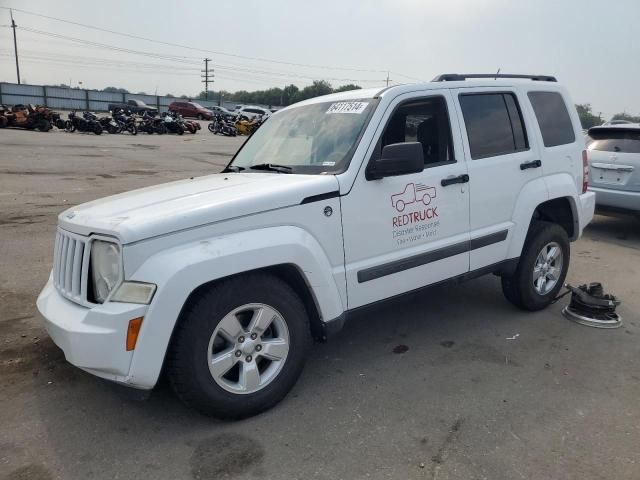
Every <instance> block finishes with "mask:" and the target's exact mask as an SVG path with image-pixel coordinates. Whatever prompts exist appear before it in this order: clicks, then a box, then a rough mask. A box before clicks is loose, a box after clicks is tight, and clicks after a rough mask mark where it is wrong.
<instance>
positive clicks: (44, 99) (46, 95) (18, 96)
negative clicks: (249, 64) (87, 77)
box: [0, 82, 237, 112]
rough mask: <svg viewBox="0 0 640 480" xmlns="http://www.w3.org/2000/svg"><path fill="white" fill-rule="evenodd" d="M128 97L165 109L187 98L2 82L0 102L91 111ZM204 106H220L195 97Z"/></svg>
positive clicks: (231, 106) (230, 104)
mask: <svg viewBox="0 0 640 480" xmlns="http://www.w3.org/2000/svg"><path fill="white" fill-rule="evenodd" d="M127 100H142V101H143V102H144V103H146V104H147V105H149V106H150V107H155V108H158V109H159V111H160V112H166V111H167V110H168V107H169V104H170V103H171V102H176V101H188V100H183V99H180V98H174V97H164V96H159V95H158V96H156V95H138V94H135V93H125V94H122V93H112V92H101V91H98V90H83V89H78V88H62V87H46V86H42V85H18V84H15V83H3V82H0V103H2V104H5V105H17V104H23V105H26V104H29V103H33V104H38V105H46V106H47V107H50V108H57V109H60V110H91V111H95V112H106V111H107V109H108V105H109V104H110V103H121V102H126V101H127ZM195 101H196V102H198V103H199V104H200V105H202V106H203V107H205V108H207V107H212V106H214V105H218V101H217V99H214V100H209V101H205V100H195ZM236 105H237V103H236V102H228V101H223V102H222V106H223V107H225V108H227V109H229V110H233V109H234V107H235V106H236Z"/></svg>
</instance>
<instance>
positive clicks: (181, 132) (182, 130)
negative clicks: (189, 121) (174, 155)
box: [176, 125, 184, 135]
mask: <svg viewBox="0 0 640 480" xmlns="http://www.w3.org/2000/svg"><path fill="white" fill-rule="evenodd" d="M176 133H177V134H178V135H183V134H184V128H182V127H181V126H180V125H178V129H177V131H176Z"/></svg>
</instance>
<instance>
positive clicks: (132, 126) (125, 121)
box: [113, 109, 138, 135]
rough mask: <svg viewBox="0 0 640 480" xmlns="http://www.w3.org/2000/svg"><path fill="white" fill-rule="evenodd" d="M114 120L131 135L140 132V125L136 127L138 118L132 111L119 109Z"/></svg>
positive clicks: (121, 129) (114, 115)
mask: <svg viewBox="0 0 640 480" xmlns="http://www.w3.org/2000/svg"><path fill="white" fill-rule="evenodd" d="M113 120H114V121H115V122H116V123H117V124H118V125H119V127H120V131H122V132H129V133H130V134H131V135H137V134H138V127H136V119H135V117H134V116H133V115H131V112H125V111H124V110H122V109H121V110H118V111H117V112H115V113H114V114H113Z"/></svg>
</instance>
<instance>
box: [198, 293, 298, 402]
mask: <svg viewBox="0 0 640 480" xmlns="http://www.w3.org/2000/svg"><path fill="white" fill-rule="evenodd" d="M289 345H290V344H289V329H288V327H287V324H286V322H285V320H284V317H283V316H282V315H281V314H280V313H279V312H278V311H277V310H276V309H274V308H273V307H270V306H269V305H265V304H263V303H250V304H247V305H242V306H240V307H238V308H236V309H234V310H233V311H231V312H229V313H228V314H227V315H225V317H224V318H223V319H222V320H221V321H220V323H219V324H218V325H217V327H216V328H215V330H214V331H213V334H212V335H211V338H210V339H209V345H208V348H207V362H208V366H209V372H210V373H211V376H212V378H213V379H214V381H215V382H216V383H217V384H218V385H219V386H220V387H222V388H223V389H225V390H226V391H228V392H232V393H237V394H249V393H255V392H257V391H259V390H262V389H263V388H265V387H266V386H267V385H269V384H270V383H271V382H272V381H273V380H274V379H275V378H276V377H277V376H278V374H279V373H280V371H281V370H282V367H283V366H284V364H285V362H286V359H287V354H288V353H289Z"/></svg>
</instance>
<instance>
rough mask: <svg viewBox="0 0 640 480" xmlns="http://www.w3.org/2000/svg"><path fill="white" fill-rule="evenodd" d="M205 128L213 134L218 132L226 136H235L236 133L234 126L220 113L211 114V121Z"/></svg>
mask: <svg viewBox="0 0 640 480" xmlns="http://www.w3.org/2000/svg"><path fill="white" fill-rule="evenodd" d="M207 128H208V129H209V131H210V132H211V133H213V134H214V135H218V134H220V135H225V136H227V137H235V136H236V135H237V134H238V131H237V130H236V127H235V126H234V125H233V124H232V123H230V122H228V121H227V120H226V119H225V118H224V117H223V116H222V115H220V114H216V115H214V116H213V121H212V122H211V123H210V124H209V125H207Z"/></svg>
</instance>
